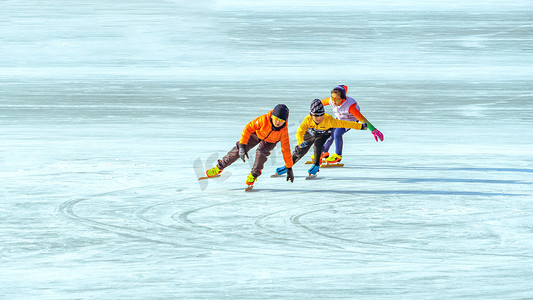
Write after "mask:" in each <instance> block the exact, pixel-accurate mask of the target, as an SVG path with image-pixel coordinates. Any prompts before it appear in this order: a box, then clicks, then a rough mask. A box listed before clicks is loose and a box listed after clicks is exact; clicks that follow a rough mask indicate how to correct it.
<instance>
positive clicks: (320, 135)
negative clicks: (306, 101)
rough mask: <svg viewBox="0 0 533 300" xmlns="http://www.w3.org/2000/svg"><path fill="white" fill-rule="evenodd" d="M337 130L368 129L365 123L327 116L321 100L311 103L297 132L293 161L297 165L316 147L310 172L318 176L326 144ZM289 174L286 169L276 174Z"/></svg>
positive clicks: (278, 170) (277, 171)
mask: <svg viewBox="0 0 533 300" xmlns="http://www.w3.org/2000/svg"><path fill="white" fill-rule="evenodd" d="M335 128H352V129H357V130H365V129H367V125H366V124H365V123H358V122H352V121H345V120H338V119H335V118H333V117H332V116H331V115H329V114H326V113H325V110H324V105H323V104H322V102H321V101H320V99H315V100H313V102H312V103H311V108H310V112H309V115H308V116H307V117H305V118H304V120H303V121H302V123H301V124H300V126H299V127H298V130H297V131H296V140H297V142H298V146H296V148H295V149H294V152H293V153H292V161H293V163H296V162H297V161H299V160H300V159H301V158H302V157H304V156H305V154H306V153H307V152H308V151H309V149H310V148H311V146H313V145H314V157H313V166H312V167H311V168H310V169H309V170H308V173H309V175H316V173H317V172H318V171H319V170H320V164H321V163H322V159H321V155H322V148H323V146H324V143H325V142H326V141H327V140H328V139H329V138H330V136H331V134H332V132H333V130H334V129H335ZM286 172H288V169H287V168H286V167H279V168H277V169H276V174H277V175H281V174H285V173H286Z"/></svg>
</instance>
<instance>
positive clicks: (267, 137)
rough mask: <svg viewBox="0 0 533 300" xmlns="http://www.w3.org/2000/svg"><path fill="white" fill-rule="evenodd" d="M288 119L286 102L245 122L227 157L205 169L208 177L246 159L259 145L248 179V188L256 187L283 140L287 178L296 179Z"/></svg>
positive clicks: (282, 148) (282, 147) (291, 180)
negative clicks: (275, 149)
mask: <svg viewBox="0 0 533 300" xmlns="http://www.w3.org/2000/svg"><path fill="white" fill-rule="evenodd" d="M288 119H289V108H288V107H287V106H286V105H285V104H278V105H276V107H274V109H273V110H271V111H269V112H268V113H266V114H264V115H261V116H259V117H257V118H256V119H254V120H253V121H251V122H250V123H248V124H246V126H245V127H244V130H243V131H242V134H241V138H240V140H239V141H238V142H237V145H236V146H235V147H233V149H231V150H230V151H229V152H228V154H226V156H224V157H223V158H222V159H219V160H218V162H217V164H216V166H214V167H213V168H211V169H209V170H207V171H206V175H207V177H208V178H209V177H215V176H218V175H219V174H220V173H221V172H222V170H224V169H225V168H226V167H228V166H229V165H231V164H232V163H234V162H235V161H236V160H237V159H239V158H241V159H242V161H243V162H246V158H248V151H249V150H250V149H252V148H254V147H255V146H257V145H259V146H258V147H257V150H256V155H255V161H254V165H253V167H252V171H251V172H250V174H249V175H248V177H247V178H246V185H248V188H247V190H248V189H251V188H252V187H253V184H254V183H255V181H256V180H257V177H259V176H260V175H261V172H262V170H263V166H264V164H265V162H266V161H267V159H268V156H269V155H270V151H272V150H273V149H274V148H275V147H276V145H277V143H278V142H280V141H281V152H282V154H283V160H284V161H285V168H286V170H287V172H286V173H287V181H290V182H293V181H294V175H293V172H292V165H293V162H292V156H291V146H290V143H289V131H288V129H287V120H288Z"/></svg>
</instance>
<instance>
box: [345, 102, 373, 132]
mask: <svg viewBox="0 0 533 300" xmlns="http://www.w3.org/2000/svg"><path fill="white" fill-rule="evenodd" d="M348 111H349V112H350V113H351V114H352V115H354V117H356V118H357V120H359V122H361V123H366V125H367V126H368V129H369V130H370V131H373V130H374V129H376V127H374V125H372V123H370V122H369V121H368V120H367V119H366V118H365V116H363V114H362V113H361V112H360V111H359V110H358V109H357V105H355V104H352V106H350V108H349V110H348Z"/></svg>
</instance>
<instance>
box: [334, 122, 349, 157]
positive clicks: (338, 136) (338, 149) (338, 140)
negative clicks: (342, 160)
mask: <svg viewBox="0 0 533 300" xmlns="http://www.w3.org/2000/svg"><path fill="white" fill-rule="evenodd" d="M348 130H350V129H349V128H337V129H335V131H334V132H333V138H334V139H335V153H336V154H337V155H339V156H342V145H343V139H342V136H343V135H344V134H345V133H346V132H348Z"/></svg>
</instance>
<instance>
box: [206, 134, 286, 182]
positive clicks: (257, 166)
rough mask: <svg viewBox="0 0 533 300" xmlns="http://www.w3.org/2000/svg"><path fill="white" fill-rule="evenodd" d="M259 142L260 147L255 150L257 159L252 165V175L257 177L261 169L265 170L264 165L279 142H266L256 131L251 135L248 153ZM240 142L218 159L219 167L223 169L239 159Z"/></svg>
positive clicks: (247, 148) (247, 146) (247, 147)
mask: <svg viewBox="0 0 533 300" xmlns="http://www.w3.org/2000/svg"><path fill="white" fill-rule="evenodd" d="M257 144H259V147H257V150H256V152H255V161H254V166H253V167H252V172H251V173H252V175H253V176H254V177H255V178H257V177H259V176H260V175H261V170H263V167H264V165H265V163H266V161H267V160H268V156H269V155H270V152H271V151H272V150H273V149H274V148H275V147H276V144H277V143H269V142H265V141H263V140H261V139H259V137H257V135H256V134H255V133H252V135H250V139H249V140H248V144H247V145H246V148H245V149H246V153H248V151H249V150H250V149H252V148H253V147H255V146H257ZM238 145H239V142H237V144H236V145H235V147H233V149H231V150H230V151H229V152H228V154H226V156H224V157H223V158H222V159H219V160H218V163H217V167H218V168H219V169H220V170H222V169H224V168H226V167H227V166H229V165H231V164H232V163H234V162H235V161H236V160H237V159H239V147H238Z"/></svg>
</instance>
